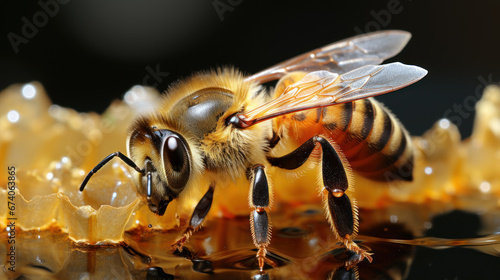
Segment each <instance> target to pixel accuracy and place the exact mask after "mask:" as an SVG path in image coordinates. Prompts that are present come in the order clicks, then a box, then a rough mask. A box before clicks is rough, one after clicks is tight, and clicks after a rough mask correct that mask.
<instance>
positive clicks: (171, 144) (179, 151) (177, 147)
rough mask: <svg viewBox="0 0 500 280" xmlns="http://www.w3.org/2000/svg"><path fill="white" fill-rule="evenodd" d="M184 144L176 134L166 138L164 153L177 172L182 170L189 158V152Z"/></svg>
mask: <svg viewBox="0 0 500 280" xmlns="http://www.w3.org/2000/svg"><path fill="white" fill-rule="evenodd" d="M182 145H183V143H182V142H181V141H180V140H179V139H178V138H177V137H175V136H170V137H168V138H167V139H166V140H165V150H164V153H165V155H166V158H168V159H169V160H170V164H171V165H172V170H174V171H177V172H181V171H182V168H183V167H184V165H185V164H186V160H187V153H186V150H185V149H184V147H182Z"/></svg>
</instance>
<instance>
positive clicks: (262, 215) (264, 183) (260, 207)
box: [249, 164, 275, 273]
mask: <svg viewBox="0 0 500 280" xmlns="http://www.w3.org/2000/svg"><path fill="white" fill-rule="evenodd" d="M252 173H253V178H252V188H251V190H250V191H251V193H250V197H249V199H250V205H251V206H252V207H254V210H253V211H252V213H251V214H250V229H251V232H252V239H253V243H254V245H255V247H257V248H258V251H257V254H256V257H257V261H258V262H259V270H260V272H261V273H262V272H263V271H264V265H265V263H266V262H267V263H268V264H270V265H271V266H275V263H274V262H273V261H272V260H270V259H268V258H267V257H266V255H267V247H268V246H269V243H270V241H271V226H270V222H269V217H268V215H267V212H266V209H269V205H270V202H271V199H270V195H269V193H270V190H269V189H270V188H269V182H268V180H267V176H266V172H265V170H264V166H263V165H261V164H258V165H255V166H254V167H253V168H252Z"/></svg>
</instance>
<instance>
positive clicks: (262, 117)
mask: <svg viewBox="0 0 500 280" xmlns="http://www.w3.org/2000/svg"><path fill="white" fill-rule="evenodd" d="M410 37H411V35H410V33H408V32H404V31H381V32H374V33H369V34H365V35H359V36H355V37H352V38H349V39H346V40H343V41H339V42H336V43H333V44H331V45H328V46H325V47H323V48H319V49H316V50H313V51H311V52H308V53H305V54H303V55H300V56H297V57H295V58H292V59H289V60H287V61H285V62H282V63H280V64H278V65H275V66H273V67H270V68H268V69H266V70H264V71H262V72H259V73H257V74H255V75H252V76H244V75H243V74H242V73H240V72H239V71H237V70H234V69H232V68H222V69H218V70H216V71H209V72H203V73H198V74H195V75H193V76H192V77H190V78H188V79H187V80H185V81H180V82H178V83H176V84H175V85H173V86H171V88H170V89H169V90H168V92H167V94H165V95H164V100H163V102H162V103H161V105H160V107H159V109H158V110H157V111H156V112H154V113H152V114H150V115H146V116H142V117H140V118H138V119H137V120H136V121H135V122H134V123H133V125H132V126H131V130H130V134H129V137H128V140H127V153H128V156H126V155H124V154H122V153H120V152H115V153H112V154H110V155H109V156H108V157H106V158H105V159H104V160H102V161H101V162H100V163H99V164H98V165H97V166H96V167H95V168H93V169H92V170H91V171H90V172H89V173H88V174H87V176H86V177H85V179H84V181H83V183H82V184H81V187H80V191H83V189H84V188H85V185H86V184H87V182H88V181H89V179H90V177H91V176H92V175H93V174H94V173H96V172H97V171H98V170H99V169H100V168H101V167H102V166H103V165H105V164H106V163H107V162H109V161H110V160H111V159H112V158H114V157H119V158H120V159H121V160H123V161H124V162H125V163H126V164H127V165H129V166H130V167H132V168H133V169H135V171H137V172H136V173H134V180H135V182H136V186H137V191H138V193H139V194H140V195H141V196H142V197H144V198H145V199H146V201H147V203H148V206H149V209H150V210H151V211H152V212H154V213H156V214H158V215H163V214H164V213H165V211H166V209H167V206H168V205H169V203H170V202H171V201H172V200H174V199H178V198H180V197H182V196H183V195H184V194H185V193H189V191H187V190H189V189H191V188H202V189H206V192H205V193H204V195H203V197H201V199H200V200H199V202H198V204H197V205H196V207H195V208H194V210H193V212H192V216H191V218H190V220H189V226H188V227H187V229H186V230H185V231H184V232H183V235H182V236H181V237H180V238H179V239H178V240H177V242H175V243H174V244H173V247H174V248H176V249H180V250H182V247H183V245H184V243H185V242H187V241H188V239H189V237H190V236H191V235H192V234H193V233H194V232H195V231H196V230H197V229H199V228H200V227H201V226H202V224H203V222H204V220H205V217H206V216H207V214H208V213H209V210H210V208H211V205H212V201H213V197H214V195H216V191H215V190H217V189H222V190H223V189H224V188H226V187H230V183H228V182H234V181H235V180H236V179H237V178H241V177H246V178H247V182H248V184H249V186H250V195H249V204H250V206H251V208H253V209H252V210H251V214H250V228H251V233H252V238H253V242H254V245H255V246H256V247H257V249H258V251H257V254H256V258H257V260H258V263H259V268H260V270H261V271H262V270H263V267H264V264H265V263H266V262H269V263H272V261H270V260H269V259H268V258H267V257H266V254H267V248H268V246H269V244H270V241H271V235H270V219H269V216H268V211H269V208H270V207H271V204H272V197H273V188H272V183H271V182H272V178H268V173H269V172H268V170H269V168H279V169H284V170H295V169H297V168H299V167H301V166H302V165H304V163H305V162H306V161H313V162H314V163H315V168H316V170H317V171H318V173H319V174H320V175H319V177H320V179H319V180H318V183H319V184H320V187H321V191H320V192H321V197H322V200H323V204H324V208H325V211H326V213H327V217H328V220H329V223H330V225H331V228H332V231H333V233H334V234H335V236H336V237H337V238H338V239H339V240H340V241H341V242H342V243H343V244H344V246H345V247H346V248H347V249H348V250H350V251H352V252H354V253H355V256H356V257H355V258H354V259H353V261H352V262H351V264H355V263H358V262H360V261H362V260H363V259H365V258H366V259H368V260H369V261H370V262H371V261H372V257H371V254H372V253H370V252H368V251H367V250H364V249H362V248H360V247H359V246H358V245H357V244H356V243H355V242H354V241H353V238H354V237H355V236H356V234H357V231H358V211H357V204H356V201H355V199H354V198H353V197H349V196H348V195H347V194H346V190H348V189H349V188H352V185H353V180H352V172H353V171H354V172H356V173H358V174H360V175H362V176H365V177H367V178H370V179H373V180H379V181H380V180H406V181H410V180H412V172H411V171H412V168H413V149H412V144H411V141H410V137H409V135H408V133H407V131H406V130H405V129H404V128H403V126H402V125H401V124H400V123H399V121H398V120H397V119H396V117H394V116H393V114H392V113H390V112H389V111H388V110H387V109H385V107H384V106H383V105H382V104H380V103H378V102H377V101H375V100H374V99H373V98H371V97H373V96H377V95H380V94H384V93H388V92H391V91H394V90H397V89H400V88H402V87H405V86H407V85H410V84H412V83H414V82H416V81H418V80H420V79H421V78H422V77H424V76H425V75H426V74H427V71H426V70H424V69H422V68H420V67H417V66H410V65H404V64H401V63H398V62H397V63H390V64H383V65H379V64H380V63H382V61H383V60H385V59H388V58H390V57H392V56H394V55H396V54H397V53H399V52H400V51H401V50H402V48H403V47H404V46H405V45H406V43H407V42H408V40H409V39H410ZM278 79H279V81H278V83H277V84H276V87H275V89H274V91H273V92H272V93H271V94H268V93H267V92H266V89H265V88H264V87H263V86H262V84H263V83H266V82H270V81H274V80H278ZM290 147H293V148H292V150H291V151H290ZM287 148H288V151H289V152H287V153H285V154H283V152H282V151H285V150H287ZM401 167H405V168H404V170H405V171H406V172H401V170H403V168H401ZM228 185H229V186H228Z"/></svg>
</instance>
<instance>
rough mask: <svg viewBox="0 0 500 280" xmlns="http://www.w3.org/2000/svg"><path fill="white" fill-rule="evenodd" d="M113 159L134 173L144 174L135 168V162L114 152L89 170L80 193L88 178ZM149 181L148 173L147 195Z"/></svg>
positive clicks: (142, 170)
mask: <svg viewBox="0 0 500 280" xmlns="http://www.w3.org/2000/svg"><path fill="white" fill-rule="evenodd" d="M114 157H119V158H120V159H121V160H123V162H125V163H126V164H127V165H128V166H130V167H132V168H133V169H135V171H137V172H139V173H141V174H144V172H145V171H144V169H141V168H140V167H139V166H137V164H135V162H133V161H132V160H131V159H130V158H128V157H127V156H126V155H124V154H122V153H120V152H114V153H112V154H110V155H109V156H107V157H106V158H104V159H103V160H102V161H101V162H99V163H98V164H97V165H96V166H95V167H94V168H93V169H92V170H90V172H89V173H88V174H87V176H86V177H85V179H84V180H83V182H82V184H81V186H80V191H83V189H85V186H86V185H87V183H88V182H89V180H90V177H92V175H94V174H95V173H96V172H97V171H99V169H101V167H103V166H104V165H105V164H106V163H108V162H109V161H110V160H112V159H113V158H114ZM150 179H151V173H148V195H149V194H150V189H149V188H150V186H151V180H150Z"/></svg>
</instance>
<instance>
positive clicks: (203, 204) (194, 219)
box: [172, 185, 214, 252]
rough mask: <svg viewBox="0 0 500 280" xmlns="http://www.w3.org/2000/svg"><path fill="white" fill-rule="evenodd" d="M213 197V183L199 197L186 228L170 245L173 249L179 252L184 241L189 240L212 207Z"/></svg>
mask: <svg viewBox="0 0 500 280" xmlns="http://www.w3.org/2000/svg"><path fill="white" fill-rule="evenodd" d="M213 197H214V185H210V187H209V188H208V191H207V192H206V193H205V195H204V196H203V197H202V198H201V199H200V201H199V202H198V204H197V205H196V207H195V208H194V211H193V214H192V215H191V220H190V221H189V226H188V228H187V229H186V230H185V231H184V234H183V235H182V237H181V238H179V239H177V241H176V242H175V243H174V244H173V245H172V249H173V251H175V250H179V252H182V247H183V246H184V243H186V242H187V241H188V240H189V237H191V235H193V233H194V232H195V231H196V230H197V229H198V228H200V226H201V224H202V223H203V221H204V219H205V217H206V216H207V214H208V212H209V211H210V208H211V207H212V201H213Z"/></svg>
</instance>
